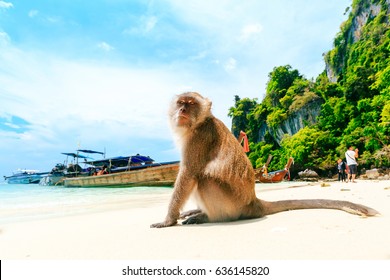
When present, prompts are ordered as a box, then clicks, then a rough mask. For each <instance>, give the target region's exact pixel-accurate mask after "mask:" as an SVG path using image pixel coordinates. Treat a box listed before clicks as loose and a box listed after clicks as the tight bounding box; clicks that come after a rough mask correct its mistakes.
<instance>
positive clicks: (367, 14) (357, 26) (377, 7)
mask: <svg viewBox="0 0 390 280" xmlns="http://www.w3.org/2000/svg"><path fill="white" fill-rule="evenodd" d="M372 2H373V1H361V3H360V4H359V5H357V7H355V8H354V10H353V11H352V12H351V15H350V17H351V18H352V23H351V24H350V26H349V27H348V28H347V29H346V30H345V32H346V33H345V37H344V39H345V41H344V44H353V43H354V42H357V41H359V40H360V38H361V35H362V31H363V28H364V26H365V25H366V24H367V22H368V20H370V19H372V18H374V17H376V16H377V15H378V14H379V13H380V12H381V9H382V5H381V4H380V3H372ZM389 5H390V0H386V1H385V5H384V6H386V7H388V6H389ZM389 13H390V10H387V14H389ZM345 55H346V54H345V53H341V56H342V57H343V59H342V62H341V65H332V64H331V63H329V61H327V60H326V59H325V70H326V74H327V76H328V79H329V81H331V82H333V83H335V82H337V79H338V76H339V74H340V73H339V72H340V70H341V69H342V68H343V64H344V60H345Z"/></svg>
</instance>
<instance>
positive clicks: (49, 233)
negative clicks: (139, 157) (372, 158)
mask: <svg viewBox="0 0 390 280" xmlns="http://www.w3.org/2000/svg"><path fill="white" fill-rule="evenodd" d="M326 184H327V185H326V186H321V184H320V183H315V184H311V185H310V184H306V183H305V184H304V183H302V182H300V183H296V184H294V183H293V184H289V185H283V184H274V185H272V186H267V187H263V186H262V185H261V184H257V185H256V191H257V195H258V197H260V198H262V199H264V200H270V201H272V200H282V199H300V198H302V199H304V198H327V199H341V200H349V201H352V202H356V203H360V204H365V205H367V206H370V207H372V208H374V209H376V210H378V211H379V212H380V213H381V215H380V216H377V217H372V218H362V217H359V216H356V215H351V214H348V213H345V212H343V211H337V210H297V211H290V212H284V213H278V214H275V215H270V216H267V217H264V218H261V219H254V220H246V221H238V222H231V223H218V224H203V225H189V226H181V225H178V226H175V227H171V228H164V229H155V228H150V227H149V226H150V224H152V223H155V222H159V221H162V220H163V219H164V217H165V215H166V210H167V206H168V203H169V199H170V192H167V193H165V194H161V193H160V194H156V195H151V196H150V197H148V198H146V199H144V200H143V201H138V202H137V203H136V204H134V203H132V204H130V203H131V202H130V201H129V202H128V203H126V202H123V201H121V203H119V204H120V205H117V206H116V207H112V206H111V207H108V206H107V205H103V206H98V205H97V206H96V207H97V209H98V210H97V211H94V212H91V213H84V214H78V215H72V216H65V217H53V218H48V219H41V220H32V221H22V222H15V223H8V224H4V225H0V258H1V259H3V260H4V259H9V260H13V259H16V260H23V259H51V260H81V259H82V260H85V259H89V260H108V259H112V260H175V259H181V260H183V259H187V260H213V259H218V260H232V259H241V260H248V259H264V260H265V259H269V260H388V259H390V242H389V238H390V181H363V180H358V183H356V184H352V183H348V184H346V183H339V182H329V183H326ZM192 207H193V205H192V204H191V203H189V204H188V205H187V206H186V209H187V208H188V209H189V208H192Z"/></svg>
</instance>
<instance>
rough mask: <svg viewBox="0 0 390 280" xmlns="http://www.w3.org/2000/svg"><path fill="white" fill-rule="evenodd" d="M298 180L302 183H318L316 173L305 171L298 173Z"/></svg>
mask: <svg viewBox="0 0 390 280" xmlns="http://www.w3.org/2000/svg"><path fill="white" fill-rule="evenodd" d="M298 175H299V178H300V179H301V180H304V181H318V178H319V176H318V174H317V172H315V171H313V170H310V169H306V170H305V171H301V172H298Z"/></svg>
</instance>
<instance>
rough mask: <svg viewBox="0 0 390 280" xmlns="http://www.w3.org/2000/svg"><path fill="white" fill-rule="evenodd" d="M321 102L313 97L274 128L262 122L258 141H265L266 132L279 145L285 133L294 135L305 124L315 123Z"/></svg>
mask: <svg viewBox="0 0 390 280" xmlns="http://www.w3.org/2000/svg"><path fill="white" fill-rule="evenodd" d="M321 104H322V100H321V99H315V100H313V101H312V102H309V103H307V104H306V105H305V106H303V107H302V108H301V109H300V110H298V111H296V112H294V113H293V114H291V115H290V116H289V117H288V119H287V120H285V121H284V122H283V123H282V124H281V125H280V126H278V127H277V128H276V129H272V128H270V127H268V126H267V124H266V123H263V124H262V125H261V127H260V129H259V135H258V141H259V142H260V141H265V139H264V137H265V134H266V133H267V132H268V133H269V134H270V135H271V137H272V138H273V139H274V140H275V142H277V143H278V144H279V145H280V142H281V141H282V139H283V137H284V135H285V134H289V135H294V134H295V133H297V132H298V131H299V130H300V129H302V128H304V127H305V126H307V125H311V124H315V123H316V122H317V117H318V115H319V113H320V110H321Z"/></svg>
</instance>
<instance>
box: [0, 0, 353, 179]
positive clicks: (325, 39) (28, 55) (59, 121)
mask: <svg viewBox="0 0 390 280" xmlns="http://www.w3.org/2000/svg"><path fill="white" fill-rule="evenodd" d="M351 2H352V1H351V0H316V1H309V0H274V1H266V0H240V1H234V0H192V1H181V0H161V1H152V0H151V1H147V0H94V1H75V0H67V1H59V0H34V1H28V0H20V1H18V0H0V176H1V177H0V181H1V180H2V177H3V176H4V175H11V174H12V172H14V171H15V170H17V169H19V168H20V169H38V170H41V171H49V170H51V168H52V167H53V166H54V165H55V164H56V163H60V162H64V160H65V156H64V155H62V154H61V153H62V152H75V151H76V150H77V149H91V150H97V151H102V152H103V151H105V153H106V157H114V156H128V155H134V154H137V153H140V154H144V155H149V156H150V157H152V158H153V159H155V160H156V161H158V162H162V161H173V160H179V159H180V152H179V150H178V149H177V147H176V146H175V144H174V141H173V137H172V134H171V130H170V128H169V126H168V118H167V112H168V107H169V104H170V101H171V100H172V98H173V97H174V96H175V95H176V94H180V93H183V92H186V91H196V92H199V93H200V94H202V95H203V96H206V97H208V98H209V99H211V100H212V102H213V114H214V115H215V116H216V117H217V118H219V119H221V120H222V121H223V122H224V123H225V124H226V125H227V126H228V127H229V128H230V127H231V119H230V118H229V117H228V116H227V114H228V110H229V108H230V107H232V106H234V96H235V95H238V96H240V97H241V98H244V97H249V98H258V101H259V102H260V101H261V100H262V99H263V97H264V94H265V89H266V84H267V81H268V74H269V73H270V72H271V71H272V70H273V68H274V67H277V66H282V65H287V64H289V65H291V66H292V67H293V68H294V69H297V70H298V71H299V72H300V73H301V74H302V75H304V76H305V77H306V78H308V79H312V78H314V79H315V78H316V77H317V76H318V74H320V73H321V72H322V71H323V70H324V69H325V64H324V60H323V54H324V53H326V52H327V51H329V50H331V49H332V46H333V39H334V37H335V35H336V34H337V33H338V32H339V28H340V25H341V23H342V22H343V21H344V20H345V19H346V18H347V15H345V10H346V8H347V7H348V6H350V5H351ZM92 158H94V159H100V158H101V156H100V155H98V156H96V155H94V156H92Z"/></svg>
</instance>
